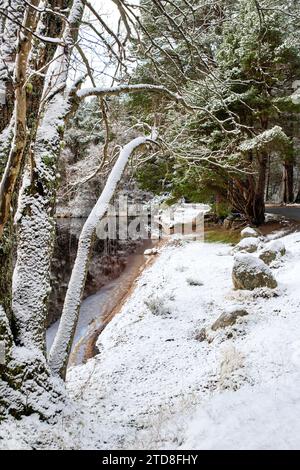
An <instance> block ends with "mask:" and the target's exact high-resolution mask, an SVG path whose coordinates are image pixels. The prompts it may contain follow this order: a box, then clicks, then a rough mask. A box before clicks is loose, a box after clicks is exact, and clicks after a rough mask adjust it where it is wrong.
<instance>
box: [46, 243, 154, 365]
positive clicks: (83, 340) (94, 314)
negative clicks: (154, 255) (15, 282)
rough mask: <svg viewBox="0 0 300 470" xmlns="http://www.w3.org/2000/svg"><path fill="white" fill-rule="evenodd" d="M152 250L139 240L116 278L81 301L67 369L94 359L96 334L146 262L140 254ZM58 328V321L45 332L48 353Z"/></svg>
mask: <svg viewBox="0 0 300 470" xmlns="http://www.w3.org/2000/svg"><path fill="white" fill-rule="evenodd" d="M152 246H153V241H152V240H143V241H142V242H141V244H140V245H138V247H137V248H136V251H135V253H134V254H131V255H129V256H128V258H127V263H126V267H125V269H124V270H123V272H122V273H121V274H120V276H119V277H118V278H116V279H114V280H113V281H110V282H108V283H107V284H106V285H105V286H103V287H102V288H101V289H100V290H99V291H98V292H96V293H95V294H93V295H90V296H89V297H87V298H86V299H85V300H83V302H82V304H81V307H80V314H79V320H78V324H77V328H76V331H75V338H74V341H73V347H72V352H71V355H70V360H69V366H70V365H77V364H82V363H84V362H86V360H87V359H89V358H90V357H92V356H94V355H95V353H96V352H97V351H96V347H95V343H96V340H97V338H98V336H99V334H100V333H101V331H102V330H103V328H104V327H105V325H106V324H107V323H108V321H109V320H110V318H111V317H112V316H113V314H114V311H115V309H118V307H119V306H121V305H122V301H123V300H124V299H125V297H126V296H127V294H128V292H129V291H130V289H131V287H132V285H133V284H134V282H135V280H136V278H137V277H138V275H139V273H140V272H141V271H142V269H143V267H144V266H145V264H146V263H147V261H148V260H149V257H146V256H145V255H144V251H145V250H146V249H147V248H151V247H152ZM58 325H59V320H58V321H56V322H55V323H53V324H52V325H51V326H50V327H49V328H48V329H47V334H46V340H47V350H48V351H49V349H50V347H51V345H52V343H53V340H54V337H55V334H56V332H57V329H58Z"/></svg>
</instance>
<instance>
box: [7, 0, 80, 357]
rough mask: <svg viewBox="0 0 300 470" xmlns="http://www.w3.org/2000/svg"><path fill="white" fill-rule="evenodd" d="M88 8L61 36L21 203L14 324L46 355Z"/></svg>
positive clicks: (73, 15)
mask: <svg viewBox="0 0 300 470" xmlns="http://www.w3.org/2000/svg"><path fill="white" fill-rule="evenodd" d="M83 10H84V6H83V2H82V1H81V0H74V2H73V5H72V8H71V11H70V14H69V21H68V23H67V25H66V29H65V32H64V35H63V42H64V43H65V46H58V47H57V50H56V53H55V57H54V60H53V62H52V64H51V66H50V68H49V70H48V72H47V77H46V80H45V84H44V91H43V97H42V99H43V100H44V102H45V104H44V105H43V108H42V109H40V113H41V112H43V117H42V119H41V121H40V123H39V125H38V129H37V134H36V139H35V144H34V149H33V162H32V164H33V168H32V169H31V171H30V169H29V168H27V169H26V172H25V176H24V179H23V184H22V189H21V193H20V198H19V204H18V207H19V209H18V214H17V217H16V219H17V221H18V253H17V262H16V266H15V270H14V275H13V324H14V330H15V331H16V342H17V344H19V345H22V346H26V347H28V348H38V349H39V350H42V351H43V352H44V353H45V320H46V315H47V303H48V297H49V292H50V267H51V258H52V252H53V242H54V219H53V212H54V208H55V197H56V184H57V160H58V157H59V155H60V150H61V147H60V142H61V140H62V137H63V132H64V125H65V120H66V118H67V116H68V114H69V113H70V112H71V110H72V105H71V98H70V95H69V94H68V93H67V92H66V82H67V76H68V69H69V63H70V55H71V52H72V47H73V45H74V42H75V41H76V38H77V35H78V28H79V24H80V21H81V18H82V14H83Z"/></svg>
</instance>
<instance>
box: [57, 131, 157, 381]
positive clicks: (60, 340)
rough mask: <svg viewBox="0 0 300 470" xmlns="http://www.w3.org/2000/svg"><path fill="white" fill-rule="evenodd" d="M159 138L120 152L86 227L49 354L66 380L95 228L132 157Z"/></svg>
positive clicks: (134, 143)
mask: <svg viewBox="0 0 300 470" xmlns="http://www.w3.org/2000/svg"><path fill="white" fill-rule="evenodd" d="M156 137H157V135H156V132H154V133H153V134H152V135H151V136H141V137H137V138H135V139H133V140H132V141H131V142H129V143H128V144H127V145H125V146H124V147H123V148H122V149H121V152H120V155H119V158H118V160H117V161H116V163H115V165H114V167H113V169H112V171H111V173H110V175H109V177H108V179H107V182H106V184H105V187H104V189H103V191H102V193H101V196H100V197H99V199H98V201H97V203H96V205H95V206H94V208H93V210H92V211H91V213H90V215H89V217H88V219H87V220H86V222H85V224H84V226H83V229H82V232H81V234H80V238H79V242H78V250H77V256H76V260H75V263H74V267H73V270H72V274H71V279H70V282H69V286H68V290H67V293H66V297H65V302H64V307H63V312H62V316H61V320H60V324H59V328H58V331H57V334H56V337H55V340H54V343H53V346H52V348H51V351H50V357H49V363H50V367H51V369H52V372H53V373H54V374H58V375H60V376H62V377H64V376H65V373H66V368H67V364H68V359H69V354H70V350H71V346H72V341H73V338H74V333H75V329H76V325H77V320H78V315H79V308H80V303H81V299H82V294H83V289H84V285H85V280H86V273H87V269H88V262H89V256H90V251H91V247H92V242H93V237H94V234H95V231H96V227H97V225H98V223H99V222H100V221H101V219H102V218H103V216H104V215H105V213H106V211H107V208H108V205H109V202H110V200H111V198H112V196H113V195H114V192H115V190H116V187H117V184H118V183H119V181H120V179H121V176H122V174H123V171H124V169H125V167H126V165H127V162H128V160H129V158H130V156H131V155H132V153H133V152H134V151H135V150H136V149H137V148H139V147H140V146H141V145H145V144H147V143H148V142H153V141H154V139H155V138H156Z"/></svg>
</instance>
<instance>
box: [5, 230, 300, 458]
mask: <svg viewBox="0 0 300 470" xmlns="http://www.w3.org/2000/svg"><path fill="white" fill-rule="evenodd" d="M280 235H282V233H280V232H277V233H275V234H274V233H273V234H271V235H269V236H268V238H269V239H273V238H276V237H278V236H280ZM281 239H282V241H283V242H284V244H285V246H286V248H287V253H286V255H285V256H283V257H282V258H281V259H280V261H276V262H275V263H274V264H273V265H272V267H271V269H272V272H273V275H274V276H275V278H276V280H277V281H278V288H277V289H276V290H275V291H263V292H261V291H256V290H255V291H236V290H234V289H233V284H232V280H231V272H232V266H233V256H232V254H231V246H230V245H228V244H223V243H202V242H199V241H188V242H187V241H180V240H177V241H176V242H172V241H171V242H170V243H169V244H168V245H166V246H164V247H163V248H162V249H161V253H160V255H159V256H158V257H155V262H154V263H150V265H148V266H147V268H146V269H145V270H144V271H143V272H142V274H141V276H140V277H139V279H138V280H137V282H136V284H135V287H134V289H133V292H131V293H130V296H128V298H126V300H125V301H124V303H123V306H122V308H121V309H120V311H119V312H116V315H115V316H114V317H113V318H112V320H111V321H110V323H109V324H108V325H107V327H106V328H105V329H104V330H103V332H102V334H101V335H100V336H99V339H98V341H97V348H98V351H99V353H98V354H97V355H96V356H95V357H93V358H92V359H89V360H88V361H87V363H86V364H83V365H80V366H76V367H71V368H70V369H69V371H68V375H67V387H68V391H69V395H70V402H69V404H68V405H66V406H65V408H64V409H63V410H62V412H61V413H60V415H59V418H58V419H57V420H56V419H54V420H53V421H52V422H51V423H42V422H40V421H39V419H38V417H37V416H29V417H25V418H23V419H22V420H21V421H18V422H16V421H14V420H13V419H11V420H10V421H9V422H7V423H5V424H3V425H2V426H1V432H0V446H2V447H4V448H32V447H33V448H41V449H42V448H47V449H48V448H65V449H112V448H114V449H131V448H134V449H138V448H142V449H150V448H152V449H166V448H169V449H183V448H189V449H221V448H223V449H287V448H288V449H299V448H300V442H299V439H297V436H299V435H300V425H299V419H298V416H299V413H300V408H299V403H300V392H299V390H300V369H299V366H300V361H299V351H300V345H299V337H300V323H299V308H300V292H299V289H298V284H299V279H298V278H299V272H300V233H299V232H295V233H292V234H289V235H285V236H283V237H282V238H281ZM232 308H243V309H246V310H247V312H248V315H246V316H243V317H241V318H240V319H239V320H238V321H237V323H236V324H235V325H233V326H230V327H227V328H221V329H219V330H218V331H215V332H214V334H213V335H211V336H210V337H209V338H208V340H207V339H206V340H204V341H203V335H202V330H203V328H207V327H209V326H211V325H212V324H213V322H214V321H215V320H216V319H217V318H218V317H219V316H220V314H221V313H222V312H224V311H228V310H229V309H232ZM1 438H2V440H1Z"/></svg>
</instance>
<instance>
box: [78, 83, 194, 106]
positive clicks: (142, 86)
mask: <svg viewBox="0 0 300 470" xmlns="http://www.w3.org/2000/svg"><path fill="white" fill-rule="evenodd" d="M141 91H147V92H149V93H163V94H165V95H167V96H169V97H170V98H171V99H173V100H175V101H176V102H178V103H181V104H183V105H184V107H186V108H188V109H193V108H192V107H191V106H190V105H189V104H188V103H186V102H185V100H184V98H183V97H182V96H181V95H179V94H178V93H174V92H173V91H171V90H169V89H168V88H166V87H165V86H163V85H152V84H150V83H139V84H136V85H116V86H112V87H96V88H83V89H81V90H79V91H78V92H77V97H78V98H79V99H84V98H87V97H89V96H112V95H120V94H121V93H139V92H141Z"/></svg>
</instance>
